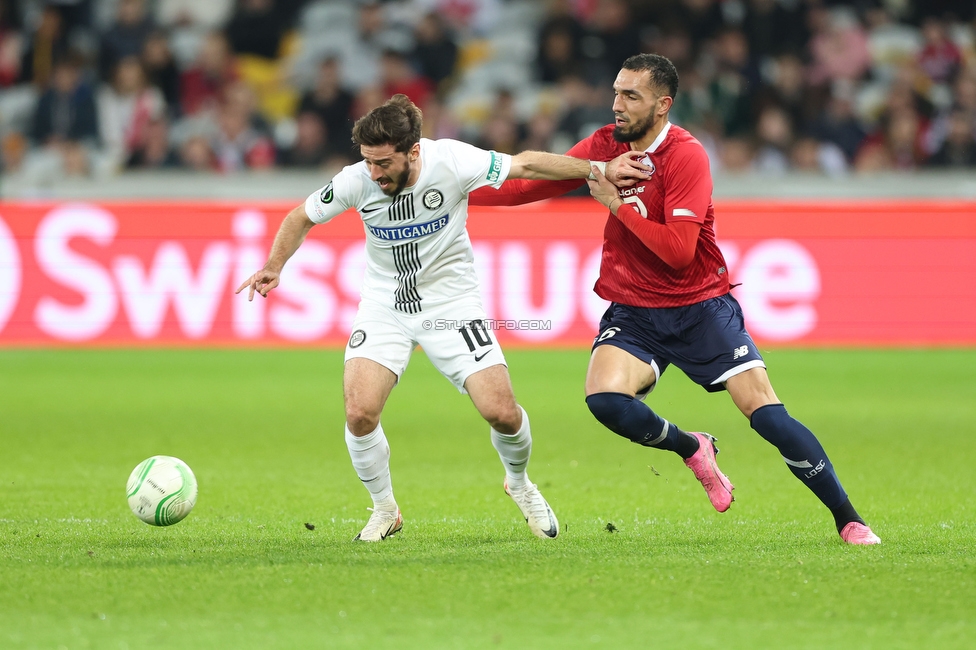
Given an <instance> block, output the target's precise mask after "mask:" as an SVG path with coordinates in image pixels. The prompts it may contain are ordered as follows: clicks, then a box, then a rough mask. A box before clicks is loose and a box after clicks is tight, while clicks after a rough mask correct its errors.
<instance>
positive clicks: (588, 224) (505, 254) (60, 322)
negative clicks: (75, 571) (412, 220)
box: [0, 199, 976, 347]
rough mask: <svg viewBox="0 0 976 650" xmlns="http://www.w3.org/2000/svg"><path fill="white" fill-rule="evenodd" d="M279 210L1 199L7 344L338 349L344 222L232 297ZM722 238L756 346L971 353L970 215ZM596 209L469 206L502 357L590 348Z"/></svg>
mask: <svg viewBox="0 0 976 650" xmlns="http://www.w3.org/2000/svg"><path fill="white" fill-rule="evenodd" d="M291 207H293V206H292V205H290V204H284V203H253V202H251V203H245V202H240V203H222V202H193V203H190V202H129V203H109V202H103V203H97V204H93V203H57V204H55V203H6V204H0V274H2V277H3V282H2V283H0V346H4V347H12V346H51V345H103V346H133V345H136V346H142V345H150V346H171V345H268V344H271V345H291V344H294V345H299V344H300V345H309V344H312V345H327V346H336V345H343V344H344V343H345V340H346V337H347V336H348V334H349V326H350V324H351V321H352V318H353V316H354V314H355V311H356V306H357V303H358V300H359V288H360V284H361V280H362V274H363V265H364V255H363V229H362V223H361V221H360V220H359V218H358V215H356V214H355V213H354V212H349V213H347V214H344V215H342V216H341V217H339V218H338V219H336V220H335V221H333V222H331V223H329V224H327V225H324V226H318V227H316V228H314V229H313V230H312V232H311V234H310V235H309V238H308V240H307V241H306V242H305V243H304V244H303V246H302V247H301V248H300V249H299V251H298V253H297V254H296V255H295V257H294V258H292V260H291V261H290V262H289V263H288V266H287V267H286V268H285V272H284V273H283V274H282V282H281V286H280V287H279V288H278V289H276V290H275V291H274V292H273V293H272V294H271V296H270V297H269V298H268V299H267V300H263V299H255V301H254V302H250V303H249V302H248V301H247V299H246V297H244V296H243V295H234V293H233V290H234V289H235V288H236V287H237V286H238V285H239V284H240V283H241V282H242V281H243V280H244V279H245V278H247V277H248V276H249V275H250V274H251V273H252V272H253V271H254V270H256V269H257V268H259V267H260V266H261V265H262V264H263V263H264V260H265V257H266V256H267V252H268V249H269V248H270V244H271V241H272V239H273V237H274V233H275V231H276V229H277V226H278V223H279V222H280V221H281V219H282V217H283V216H284V214H285V213H286V212H287V211H288V210H289V209H290V208H291ZM716 212H717V225H718V238H719V243H720V244H721V246H722V250H723V252H724V254H725V256H726V259H727V261H728V264H729V270H730V273H731V277H732V279H733V281H734V282H736V283H741V286H739V287H738V288H736V289H735V295H736V297H737V298H738V299H739V302H740V303H742V305H743V309H744V311H745V314H746V320H747V324H748V326H749V329H750V331H751V332H752V334H753V336H754V337H755V338H756V339H757V341H760V342H763V343H765V344H784V345H797V346H816V345H872V346H902V345H937V346H949V345H973V344H976V283H974V281H973V278H976V203H974V202H959V201H856V202H855V201H844V202H837V201H818V202H795V201H793V202H773V201H723V202H720V203H719V204H718V205H717V206H716ZM605 218H606V212H605V211H604V210H603V209H602V208H601V206H600V205H599V204H597V203H595V202H594V201H592V200H589V199H563V200H554V201H549V202H545V203H538V204H534V205H530V206H525V207H521V208H481V207H478V208H472V209H471V215H470V217H469V220H468V230H469V232H470V234H471V239H472V242H473V244H474V247H475V258H476V263H477V266H478V272H479V276H480V278H481V283H482V293H483V297H484V301H485V306H486V309H487V311H488V314H489V316H490V317H491V318H492V319H494V320H495V328H494V329H495V331H496V334H497V336H498V338H499V339H500V340H501V341H502V342H504V343H507V344H508V345H519V344H521V345H534V346H538V345H543V346H545V345H550V346H586V345H588V344H589V342H590V341H591V340H592V337H593V335H594V333H595V327H596V323H597V322H598V321H599V318H600V315H601V314H602V312H603V310H604V309H605V306H606V303H605V302H604V301H602V300H601V299H600V298H599V297H597V296H596V295H595V294H593V291H592V287H593V282H594V281H595V279H596V276H597V273H598V271H599V256H600V246H601V243H602V239H601V233H602V228H603V223H604V221H605Z"/></svg>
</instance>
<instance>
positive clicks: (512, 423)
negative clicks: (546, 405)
mask: <svg viewBox="0 0 976 650" xmlns="http://www.w3.org/2000/svg"><path fill="white" fill-rule="evenodd" d="M481 417H483V418H484V419H485V421H486V422H488V424H490V425H491V428H492V429H494V430H495V431H497V432H499V433H504V434H506V435H513V434H515V433H517V432H518V430H519V427H520V426H521V425H522V409H520V408H519V406H518V404H516V403H515V402H514V401H513V402H512V403H511V404H506V403H499V404H493V405H491V406H490V407H487V408H484V409H483V410H482V411H481Z"/></svg>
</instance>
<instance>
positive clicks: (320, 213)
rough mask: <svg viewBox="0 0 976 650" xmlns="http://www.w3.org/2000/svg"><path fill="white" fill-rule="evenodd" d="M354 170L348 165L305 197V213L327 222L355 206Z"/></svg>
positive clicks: (320, 221) (318, 221)
mask: <svg viewBox="0 0 976 650" xmlns="http://www.w3.org/2000/svg"><path fill="white" fill-rule="evenodd" d="M357 185H361V183H359V184H357V183H355V182H354V172H353V171H352V168H351V167H346V168H344V169H343V170H342V171H340V172H339V173H338V174H336V175H335V176H334V177H333V178H332V180H331V181H330V182H329V184H328V185H326V186H325V187H323V188H322V189H320V190H316V191H315V192H313V193H312V194H310V195H309V197H308V198H307V199H305V214H307V215H308V218H309V219H311V220H312V221H314V222H315V223H327V222H329V221H331V220H332V219H335V218H336V217H338V216H339V215H340V214H342V213H343V212H345V211H346V210H348V209H349V208H352V207H355V204H356V191H355V189H356V186H357Z"/></svg>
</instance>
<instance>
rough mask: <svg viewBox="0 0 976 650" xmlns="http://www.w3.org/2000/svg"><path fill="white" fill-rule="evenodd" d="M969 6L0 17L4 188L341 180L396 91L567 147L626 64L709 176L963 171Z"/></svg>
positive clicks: (763, 0) (23, 13)
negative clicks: (358, 140) (239, 174)
mask: <svg viewBox="0 0 976 650" xmlns="http://www.w3.org/2000/svg"><path fill="white" fill-rule="evenodd" d="M974 33H976V2H972V1H971V0H970V1H953V0H924V1H920V0H847V1H845V2H837V1H834V0H632V1H628V0H549V1H548V2H544V1H539V2H532V1H529V0H387V1H380V0H0V146H2V148H0V170H2V172H3V173H4V174H5V175H6V176H7V177H8V178H21V179H24V180H25V182H34V183H44V182H56V180H57V179H58V178H61V177H63V176H66V175H80V176H86V175H87V176H90V177H93V178H99V177H105V176H106V175H114V174H118V173H122V172H124V171H125V170H129V169H161V168H184V169H192V170H200V171H208V172H217V173H231V172H234V171H236V170H242V169H266V168H272V167H277V168H312V169H317V168H322V169H323V171H328V170H330V169H334V168H337V167H339V166H341V165H344V164H348V163H350V162H352V161H355V160H357V152H356V150H355V149H354V148H353V147H352V146H351V141H350V134H351V128H352V124H353V122H354V121H355V119H356V118H358V117H359V116H361V115H362V114H363V113H364V112H366V111H367V110H369V109H370V108H372V107H374V106H377V105H379V104H380V103H382V102H383V101H385V100H386V99H387V98H388V97H390V96H391V95H393V94H394V93H399V92H402V93H405V94H406V95H408V96H409V97H410V98H411V99H413V101H414V102H415V103H417V104H418V105H419V106H421V107H422V108H423V109H424V115H425V132H426V133H425V134H426V135H427V136H428V137H454V138H460V139H463V140H466V141H469V142H472V143H475V144H477V145H479V146H482V147H485V148H491V149H496V150H500V151H506V152H509V153H516V152H518V151H520V150H524V149H540V150H550V151H559V152H561V151H565V150H566V149H568V148H569V147H570V146H571V145H573V144H574V143H575V142H576V141H578V140H579V139H581V138H583V137H586V136H587V135H589V134H590V133H591V132H592V131H593V130H594V129H595V128H598V127H599V126H602V125H604V124H607V123H609V122H610V121H612V119H613V114H612V111H611V109H610V106H611V103H612V101H613V92H612V89H611V86H612V83H613V79H614V77H615V75H616V73H617V70H618V69H619V67H620V64H621V63H622V61H623V60H624V59H625V58H627V57H628V56H630V55H631V54H635V53H638V52H657V53H660V54H663V55H665V56H667V57H668V58H670V59H671V60H672V61H673V62H674V63H675V65H676V66H677V69H678V72H679V76H680V88H679V90H678V93H677V97H676V101H675V104H674V108H673V110H672V114H671V119H672V122H674V123H676V124H679V125H681V126H684V127H685V128H688V129H689V130H690V131H692V133H694V134H695V135H696V136H697V137H698V139H699V140H700V141H701V142H702V143H703V144H704V145H705V147H706V149H707V150H708V152H709V156H710V158H711V161H712V166H713V168H714V169H716V170H719V171H722V172H725V173H740V172H748V171H751V172H757V173H763V174H771V175H775V174H782V173H785V172H788V171H797V170H799V171H806V172H815V173H821V174H828V175H842V174H847V173H858V172H874V171H881V170H912V169H918V168H923V167H937V168H948V167H956V168H958V167H971V168H976V50H974Z"/></svg>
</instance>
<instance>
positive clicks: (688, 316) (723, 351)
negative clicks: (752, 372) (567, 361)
mask: <svg viewBox="0 0 976 650" xmlns="http://www.w3.org/2000/svg"><path fill="white" fill-rule="evenodd" d="M600 345H613V346H615V347H618V348H620V349H621V350H624V351H626V352H629V353H630V354H632V355H634V356H635V357H637V358H638V359H640V360H641V361H644V362H646V363H648V364H650V365H651V366H652V367H653V368H654V371H655V374H656V375H657V378H658V379H660V378H661V375H662V374H664V371H665V370H666V369H667V367H668V366H669V365H671V364H672V363H673V364H674V365H675V366H677V367H678V368H680V369H681V370H682V371H683V372H684V373H685V374H686V375H688V377H690V378H691V380H692V381H694V382H695V383H696V384H698V385H699V386H701V387H702V388H704V389H705V390H707V391H709V392H718V391H722V390H725V380H727V379H728V378H729V377H732V376H733V375H737V374H739V373H740V372H744V371H746V370H749V369H750V368H765V367H766V364H765V363H764V362H763V358H762V355H760V354H759V350H758V349H757V348H756V344H755V343H753V341H752V337H751V336H749V332H747V331H746V327H745V323H744V322H743V319H742V307H740V306H739V303H738V301H736V299H735V298H733V297H732V294H730V293H727V294H725V295H724V296H719V297H717V298H710V299H708V300H705V301H703V302H699V303H695V304H694V305H687V306H685V307H665V308H649V307H631V306H630V305H622V304H620V303H617V302H614V303H611V304H610V307H609V309H607V311H606V313H605V314H603V319H602V320H601V321H600V334H599V335H597V337H596V339H595V340H594V341H593V348H594V349H596V348H597V346H600Z"/></svg>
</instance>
